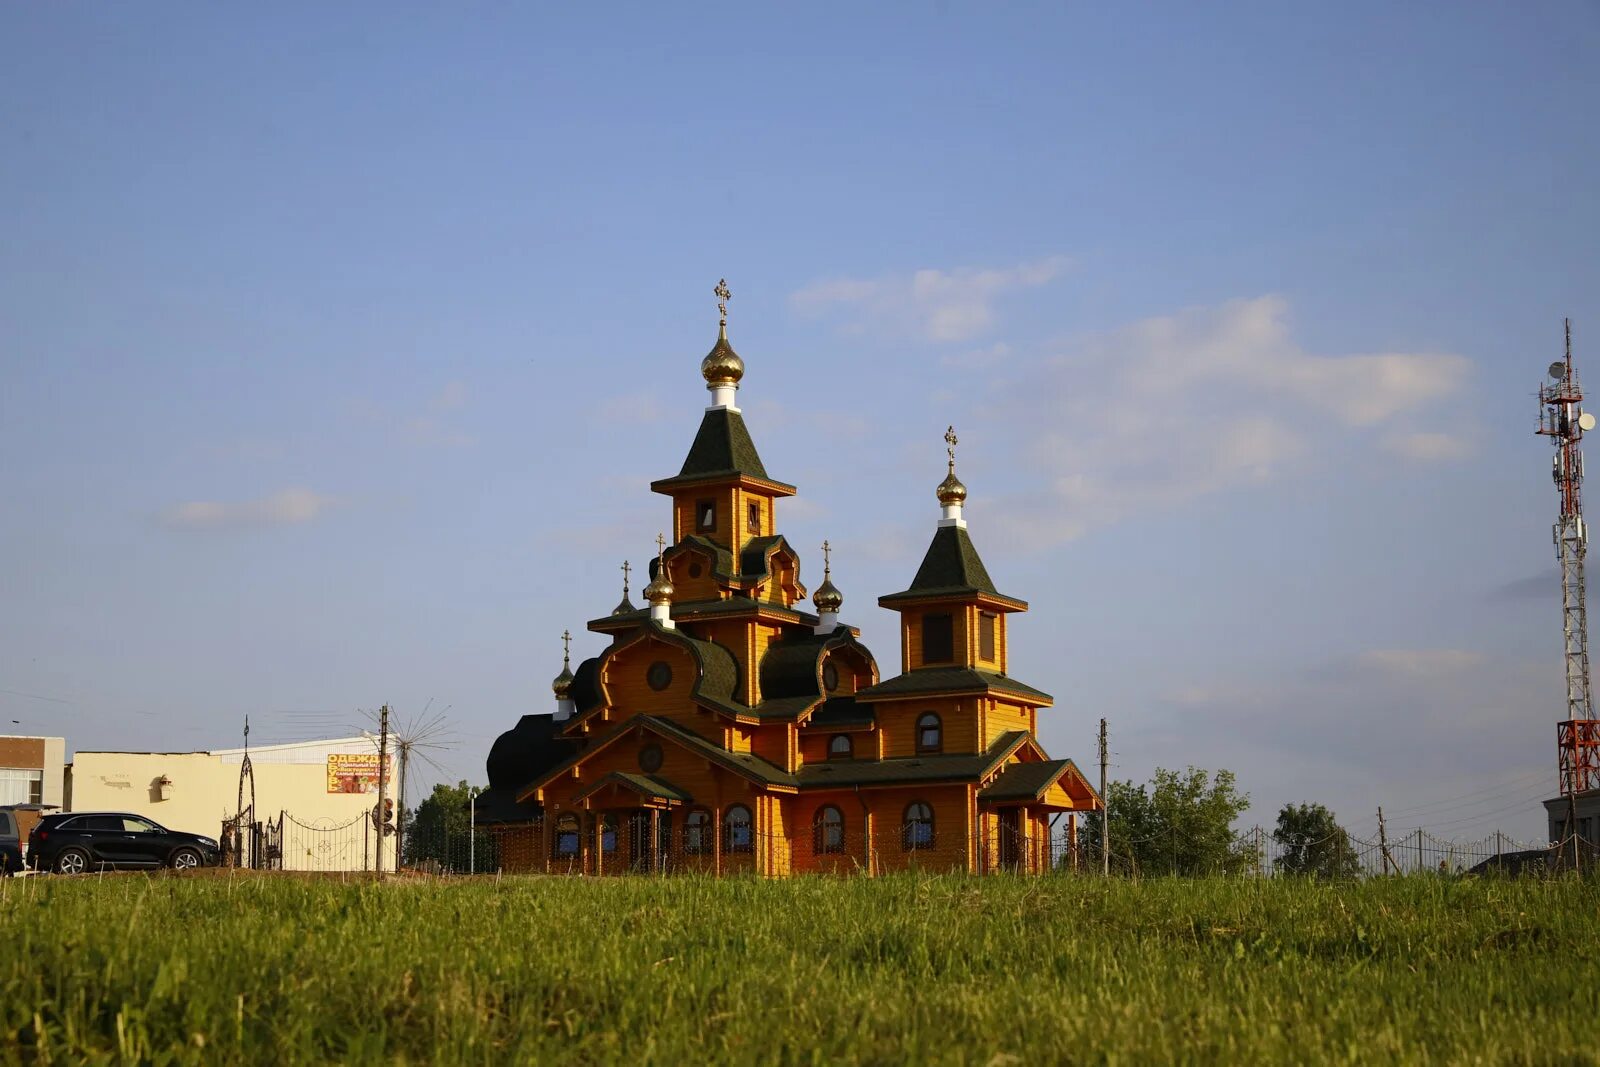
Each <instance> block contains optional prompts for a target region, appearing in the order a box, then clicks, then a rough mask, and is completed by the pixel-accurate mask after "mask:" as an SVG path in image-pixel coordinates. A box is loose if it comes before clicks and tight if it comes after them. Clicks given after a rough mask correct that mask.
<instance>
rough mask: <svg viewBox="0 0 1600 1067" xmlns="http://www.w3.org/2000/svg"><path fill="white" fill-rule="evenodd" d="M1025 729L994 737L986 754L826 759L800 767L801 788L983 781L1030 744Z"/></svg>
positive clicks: (1029, 736) (1028, 735)
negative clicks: (987, 775) (999, 765)
mask: <svg viewBox="0 0 1600 1067" xmlns="http://www.w3.org/2000/svg"><path fill="white" fill-rule="evenodd" d="M1031 739H1032V738H1031V735H1030V734H1029V733H1028V732H1027V731H1026V730H1012V731H1011V732H1009V733H1004V734H1001V735H1000V736H999V737H997V738H995V741H994V744H992V745H990V746H989V750H988V751H987V752H979V753H976V754H973V755H957V756H911V757H905V758H900V759H885V760H828V761H826V762H823V763H808V764H806V765H805V766H804V767H801V768H800V788H802V789H836V788H840V787H849V786H857V785H860V786H891V785H915V784H917V783H920V782H959V781H974V780H976V779H979V778H982V777H983V776H984V775H985V774H988V773H989V771H991V770H993V769H994V767H995V766H997V765H998V764H1000V763H1001V762H1003V761H1004V760H1005V759H1007V758H1008V757H1009V756H1010V755H1011V754H1012V753H1013V752H1015V751H1016V750H1017V749H1019V748H1021V747H1022V746H1023V745H1024V744H1026V743H1027V742H1028V741H1030V740H1031Z"/></svg>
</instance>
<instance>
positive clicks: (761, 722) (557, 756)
mask: <svg viewBox="0 0 1600 1067" xmlns="http://www.w3.org/2000/svg"><path fill="white" fill-rule="evenodd" d="M717 295H718V296H719V298H720V300H721V303H720V304H719V309H720V310H721V312H722V322H721V325H720V328H719V330H718V337H717V342H716V344H715V345H714V346H713V347H712V349H711V351H710V353H709V354H708V355H707V356H706V357H705V359H704V360H703V361H702V362H701V365H700V370H701V374H702V375H703V376H704V377H705V381H706V387H707V389H708V390H710V393H711V405H710V406H709V407H708V408H706V410H705V415H704V417H703V418H702V419H701V421H700V428H699V431H698V432H697V433H696V434H695V438H694V442H693V443H692V444H691V445H690V446H689V453H688V456H687V457H686V458H685V459H684V461H683V466H682V468H681V469H680V470H679V471H678V473H677V474H675V475H673V476H672V477H670V478H663V479H661V480H659V481H656V482H654V483H652V484H651V486H650V488H651V489H652V491H654V492H656V493H660V494H661V495H663V496H665V497H667V498H668V499H670V500H671V502H672V527H671V529H672V535H671V539H670V543H669V542H668V541H667V539H666V538H665V537H658V538H657V555H656V558H655V560H653V561H652V563H651V567H650V583H649V585H647V586H646V587H645V590H644V598H645V600H646V601H647V606H645V607H643V608H636V607H635V606H634V605H633V603H632V602H631V601H630V600H629V595H628V589H627V572H626V565H624V568H625V570H624V586H623V598H622V602H621V603H620V604H618V605H617V606H616V608H615V609H613V610H612V611H611V612H610V613H609V614H606V615H603V616H601V617H600V618H597V619H593V620H591V621H590V622H589V623H588V628H589V629H590V630H591V631H593V632H595V633H598V634H603V635H605V636H606V637H607V638H608V639H609V641H610V644H609V645H608V646H607V647H606V649H605V651H604V652H602V653H601V654H600V655H598V656H596V657H594V658H592V659H587V660H584V661H583V662H582V663H581V664H579V666H578V668H577V670H576V671H572V670H571V669H570V659H569V660H568V661H567V662H566V663H564V664H563V668H562V671H561V674H560V675H559V676H557V678H556V679H555V683H554V690H555V695H556V711H555V712H554V713H553V714H550V715H527V716H524V717H523V719H522V721H521V722H519V723H518V724H517V726H516V727H515V728H514V729H512V730H510V731H508V732H507V733H505V734H504V735H502V736H501V737H500V739H499V740H498V741H497V742H496V743H495V745H494V748H493V750H492V751H491V754H490V757H489V765H488V770H489V777H490V788H489V790H487V791H486V792H485V794H484V795H483V797H482V798H480V801H479V805H480V806H479V813H480V818H481V820H482V821H484V822H486V823H488V824H489V825H490V827H491V828H492V829H493V830H494V831H495V832H496V834H497V836H498V837H499V840H500V854H501V862H502V864H503V865H504V866H506V867H507V868H508V869H511V868H521V869H533V870H550V871H570V872H573V873H579V872H582V873H588V874H604V873H620V872H625V871H653V870H684V869H701V870H705V871H708V872H715V873H718V874H721V873H730V872H742V871H752V872H755V873H758V874H762V875H785V874H790V873H798V872H804V871H831V872H846V871H860V872H864V873H877V872H882V871H887V870H894V869H901V868H907V867H913V866H915V867H923V868H931V869H940V870H948V869H956V870H970V871H986V870H1017V871H1040V870H1044V869H1047V868H1049V867H1050V866H1051V865H1052V864H1059V863H1063V862H1067V861H1068V855H1069V853H1070V850H1072V849H1073V848H1074V847H1075V840H1076V825H1077V814H1078V813H1080V812H1088V811H1095V810H1098V809H1099V807H1100V798H1099V797H1098V796H1097V795H1096V793H1095V791H1094V790H1093V789H1092V788H1091V787H1090V785H1089V782H1088V780H1087V779H1086V778H1085V777H1084V776H1083V774H1081V773H1080V772H1079V770H1078V769H1077V767H1076V766H1074V764H1073V763H1072V761H1071V760H1064V759H1062V760H1053V759H1050V758H1049V756H1048V755H1047V754H1046V752H1045V751H1044V749H1043V748H1041V747H1040V745H1039V742H1038V738H1037V732H1038V716H1039V711H1040V709H1041V708H1048V707H1050V705H1051V698H1050V696H1049V694H1047V693H1044V692H1041V691H1040V690H1038V689H1035V688H1033V687H1032V686H1030V685H1027V684H1025V683H1023V682H1021V681H1019V680H1018V679H1017V678H1016V677H1014V676H1013V675H1012V673H1011V663H1010V655H1009V642H1008V641H1007V634H1008V630H1009V627H1010V623H1011V619H1012V617H1013V616H1016V615H1018V614H1020V613H1021V612H1024V611H1026V610H1027V607H1028V605H1027V603H1026V602H1025V601H1022V600H1020V599H1018V598H1016V597H1014V596H1009V595H1007V594H1005V593H1002V592H1000V591H999V590H998V589H996V588H995V585H994V582H993V580H992V579H991V578H990V577H989V572H988V571H987V570H986V569H985V568H984V565H983V561H982V560H981V559H980V558H979V556H978V551H977V549H976V548H975V547H974V546H973V543H972V538H971V537H970V536H969V535H968V532H967V523H966V520H965V519H964V518H963V517H962V507H963V505H964V503H965V501H966V497H967V489H966V487H965V486H964V485H962V484H961V482H960V480H959V479H957V478H956V474H955V444H956V439H955V435H954V433H953V431H951V432H947V433H946V439H947V442H948V444H949V450H948V451H949V456H948V468H947V471H946V474H945V478H944V480H943V481H942V482H940V483H939V485H938V488H937V495H938V498H939V505H940V508H941V514H940V518H939V520H938V523H937V526H936V527H935V529H934V532H933V540H932V542H931V543H930V544H929V546H928V551H927V554H926V555H925V556H924V557H923V560H922V565H921V566H920V567H919V568H918V569H917V571H916V575H915V576H914V577H913V578H912V579H911V584H910V585H909V586H908V587H907V588H905V589H904V590H902V591H900V592H897V593H891V594H889V595H888V596H884V597H880V598H879V600H878V603H879V604H880V605H882V606H884V607H886V608H890V609H892V610H894V611H896V612H898V613H899V615H900V673H898V674H896V675H894V676H893V677H890V678H881V677H880V676H879V670H878V664H877V661H876V660H875V659H874V658H873V655H872V653H871V652H870V651H868V650H867V648H866V646H865V645H863V644H862V643H861V642H860V640H859V638H860V631H859V630H858V629H857V628H856V627H854V626H851V625H849V624H847V623H844V622H842V621H841V618H840V609H841V608H842V606H843V601H844V598H843V596H842V595H841V594H840V592H839V590H838V589H837V588H835V587H834V584H833V582H832V581H831V580H830V576H829V566H828V558H827V555H826V553H827V546H826V545H824V546H823V548H824V564H823V581H822V584H821V585H820V586H819V587H818V588H817V589H816V590H815V591H814V592H810V593H809V598H810V602H811V606H812V607H813V608H814V609H815V611H814V612H811V611H806V610H804V609H803V608H802V607H801V605H802V603H803V602H804V601H806V599H807V597H808V591H807V589H806V587H805V585H804V584H803V583H802V581H801V577H800V574H801V566H800V553H799V552H798V551H797V550H796V548H795V546H793V545H791V544H790V543H789V542H788V541H787V540H785V538H784V537H783V535H782V534H781V533H779V532H778V530H779V523H778V511H779V508H780V506H781V502H782V501H783V500H784V498H786V497H790V496H793V495H794V494H795V487H794V486H792V485H789V484H788V483H786V482H781V481H778V480H777V479H775V478H773V477H771V476H770V475H768V474H767V470H766V467H765V466H764V465H763V464H762V462H761V457H760V456H759V455H758V454H757V452H756V447H755V442H754V441H753V440H752V439H751V436H750V431H749V429H748V428H747V427H746V426H745V422H744V418H743V416H742V415H741V414H740V410H739V408H738V406H737V404H736V397H737V392H738V389H739V383H740V380H741V379H742V378H743V377H744V371H745V367H744V361H743V360H742V359H740V358H739V356H738V355H737V354H736V353H735V352H734V350H733V346H732V345H731V344H729V342H728V333H727V298H728V295H729V294H728V292H727V288H726V283H724V284H722V285H719V286H718V287H717ZM1052 827H1055V830H1054V832H1052Z"/></svg>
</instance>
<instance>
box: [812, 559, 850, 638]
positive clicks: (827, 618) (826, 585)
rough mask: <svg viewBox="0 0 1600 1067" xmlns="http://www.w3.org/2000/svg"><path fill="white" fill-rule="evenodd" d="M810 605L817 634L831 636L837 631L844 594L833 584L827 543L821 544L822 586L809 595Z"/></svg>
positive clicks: (831, 560) (831, 561)
mask: <svg viewBox="0 0 1600 1067" xmlns="http://www.w3.org/2000/svg"><path fill="white" fill-rule="evenodd" d="M811 603H813V604H815V605H816V608H817V630H816V632H817V633H819V634H831V633H833V631H834V630H836V629H838V627H839V609H840V608H841V607H843V606H844V594H843V593H841V592H839V587H838V586H836V585H834V584H833V545H831V544H830V543H828V542H827V541H824V542H822V585H820V586H819V587H818V588H817V591H816V592H815V593H812V594H811Z"/></svg>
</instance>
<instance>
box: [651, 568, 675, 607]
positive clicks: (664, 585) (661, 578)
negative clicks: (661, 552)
mask: <svg viewBox="0 0 1600 1067" xmlns="http://www.w3.org/2000/svg"><path fill="white" fill-rule="evenodd" d="M676 592H677V590H676V589H674V588H672V582H671V581H669V580H668V578H667V569H666V568H665V567H662V568H660V569H659V570H658V572H657V574H656V577H655V579H654V580H652V581H651V583H650V584H649V585H647V586H645V587H644V598H645V599H646V600H648V601H650V603H652V604H665V603H668V602H669V601H671V600H672V594H673V593H676Z"/></svg>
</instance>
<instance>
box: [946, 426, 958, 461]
mask: <svg viewBox="0 0 1600 1067" xmlns="http://www.w3.org/2000/svg"><path fill="white" fill-rule="evenodd" d="M959 441H960V438H958V437H957V436H956V428H955V427H954V426H947V427H945V431H944V443H945V451H946V452H947V453H949V455H950V466H952V467H954V466H955V465H956V444H957V443H958V442H959Z"/></svg>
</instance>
